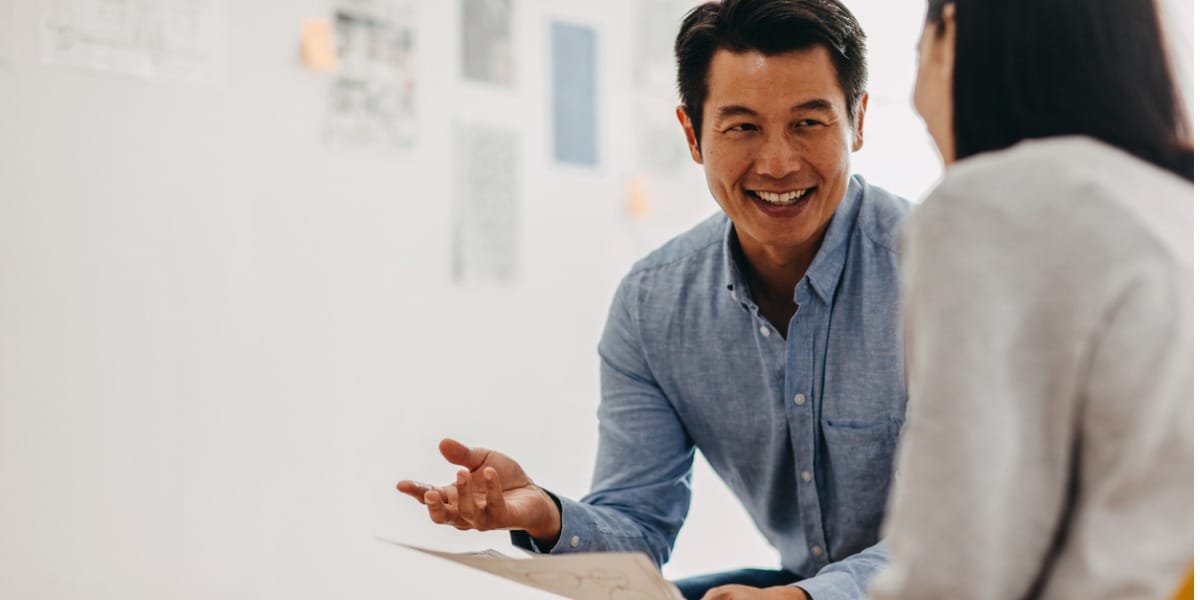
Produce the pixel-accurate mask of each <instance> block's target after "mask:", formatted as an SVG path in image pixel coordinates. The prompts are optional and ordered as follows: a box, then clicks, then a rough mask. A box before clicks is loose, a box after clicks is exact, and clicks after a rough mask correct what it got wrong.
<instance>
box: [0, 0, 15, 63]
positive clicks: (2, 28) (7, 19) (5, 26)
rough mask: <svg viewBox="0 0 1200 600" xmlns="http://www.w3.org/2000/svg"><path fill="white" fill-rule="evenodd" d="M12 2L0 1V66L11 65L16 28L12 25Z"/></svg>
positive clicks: (7, 0)
mask: <svg viewBox="0 0 1200 600" xmlns="http://www.w3.org/2000/svg"><path fill="white" fill-rule="evenodd" d="M13 19H14V16H13V0H0V66H6V65H11V64H12V62H13V48H14V47H15V46H16V40H15V39H14V36H15V35H16V31H17V28H16V26H15V25H14V24H13Z"/></svg>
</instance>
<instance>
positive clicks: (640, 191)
mask: <svg viewBox="0 0 1200 600" xmlns="http://www.w3.org/2000/svg"><path fill="white" fill-rule="evenodd" d="M625 210H626V212H628V213H629V217H630V218H633V219H644V218H646V217H648V216H650V195H649V194H647V193H646V186H644V185H642V182H641V180H640V179H631V180H629V197H628V198H627V199H626V201H625Z"/></svg>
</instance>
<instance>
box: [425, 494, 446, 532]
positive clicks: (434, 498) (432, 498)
mask: <svg viewBox="0 0 1200 600" xmlns="http://www.w3.org/2000/svg"><path fill="white" fill-rule="evenodd" d="M425 508H427V509H429V520H431V521H433V522H434V523H437V524H439V525H445V524H446V523H449V522H450V515H449V513H448V512H447V511H446V505H445V504H444V503H442V498H441V494H439V493H438V492H437V490H429V491H428V492H425Z"/></svg>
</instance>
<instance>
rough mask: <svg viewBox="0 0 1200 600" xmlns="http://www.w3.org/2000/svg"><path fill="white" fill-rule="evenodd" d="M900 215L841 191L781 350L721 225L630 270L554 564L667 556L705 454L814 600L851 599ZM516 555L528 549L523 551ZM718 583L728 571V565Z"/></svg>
mask: <svg viewBox="0 0 1200 600" xmlns="http://www.w3.org/2000/svg"><path fill="white" fill-rule="evenodd" d="M908 206H909V205H908V203H907V202H906V201H904V200H902V199H900V198H898V197H896V196H893V195H891V194H889V193H888V192H886V191H884V190H882V189H879V188H876V187H873V186H869V185H867V184H866V183H865V182H864V181H863V180H862V178H861V177H859V176H855V177H852V178H851V179H850V183H849V186H848V188H847V191H846V196H845V197H844V198H843V200H842V202H841V204H840V205H839V206H838V208H837V211H836V212H835V213H834V216H833V219H832V220H831V221H830V224H829V227H828V229H827V230H826V233H825V239H824V241H823V242H822V244H821V248H820V250H819V251H818V253H817V256H816V257H815V258H814V260H813V263H812V265H811V266H810V267H809V269H808V272H807V274H806V275H805V276H804V278H803V279H801V280H800V282H799V283H798V284H797V285H796V292H795V301H796V305H797V309H796V313H795V315H793V317H792V319H791V322H790V323H789V325H788V335H787V338H786V339H785V338H784V337H783V336H781V335H780V334H779V332H777V331H776V330H775V328H774V327H773V326H772V325H771V324H770V323H769V322H768V321H767V319H766V317H764V316H763V315H761V314H760V313H759V309H758V306H756V305H755V303H754V300H753V298H752V296H751V294H750V288H749V286H748V284H747V282H746V280H745V278H744V277H743V276H742V274H741V273H740V272H739V268H738V262H739V261H738V260H737V259H736V258H735V257H736V256H737V255H738V253H740V250H739V249H738V246H737V238H736V236H735V235H734V233H733V227H732V225H731V223H730V221H729V219H728V218H727V217H725V215H723V214H717V215H714V216H713V217H711V218H709V219H708V220H706V221H704V222H703V223H701V224H700V225H698V226H697V227H695V228H693V229H692V230H691V231H689V232H687V233H684V234H683V235H681V236H679V237H677V238H675V239H674V240H672V241H670V242H668V243H667V244H665V245H664V246H663V247H661V248H659V249H658V250H656V251H654V252H653V253H651V254H650V255H649V256H647V257H646V258H644V259H642V260H641V261H640V262H638V263H637V264H636V265H635V266H634V267H633V269H632V271H631V272H630V273H629V274H628V275H627V276H626V277H625V279H624V280H623V281H622V282H621V285H620V287H619V289H618V290H617V293H616V298H615V299H614V300H613V303H612V308H611V311H610V313H609V316H608V322H607V325H606V326H605V330H604V334H603V337H602V339H601V341H600V358H601V388H602V400H601V403H600V408H599V411H598V413H599V421H600V438H599V451H598V455H597V457H596V468H595V473H594V476H593V483H592V491H591V493H590V494H588V495H587V496H586V497H584V498H583V499H582V500H580V501H578V502H576V501H572V500H569V499H566V498H559V501H560V502H561V505H562V533H561V535H560V536H559V540H558V542H557V544H556V545H555V546H554V547H553V548H552V549H550V552H552V553H561V552H595V551H618V550H622V551H641V552H645V553H646V554H648V555H649V556H650V557H651V558H652V559H653V560H655V561H656V562H657V563H658V564H659V565H661V564H662V563H664V562H666V560H667V558H668V557H669V555H670V551H671V546H672V545H673V543H674V541H675V536H676V535H677V533H678V532H679V528H680V527H681V526H682V524H683V520H684V518H685V517H686V516H687V512H688V506H689V504H690V501H691V473H692V459H693V455H694V452H695V450H697V449H698V450H700V451H701V452H703V453H704V456H705V457H706V458H707V459H708V461H709V462H710V463H711V464H712V466H713V468H714V470H715V471H716V473H717V474H718V475H719V476H720V477H721V479H723V480H724V481H725V483H726V484H727V485H728V486H729V488H730V489H731V490H732V491H733V493H734V494H735V495H736V496H737V498H738V499H739V500H741V502H742V504H743V505H744V506H745V507H746V510H747V511H748V512H749V513H750V516H751V517H752V518H753V520H754V522H755V524H756V525H757V526H758V528H759V530H760V531H762V533H763V535H765V536H766V538H767V540H768V541H769V542H770V543H771V544H772V545H774V546H775V548H776V549H778V550H779V552H780V555H781V559H782V567H783V568H784V569H786V570H788V571H791V572H794V573H797V574H799V575H801V576H802V577H804V578H810V577H814V579H810V580H808V581H805V582H804V583H803V584H802V586H801V587H803V588H805V590H806V591H808V592H809V594H810V595H812V596H813V597H814V598H815V599H818V600H824V599H825V598H861V597H863V596H865V592H866V585H867V582H868V580H869V579H870V577H871V576H873V575H874V574H875V573H876V572H878V571H879V570H881V569H882V567H883V565H884V562H885V560H886V558H885V556H884V550H883V547H882V544H877V542H879V531H880V522H881V520H882V517H883V511H884V507H885V504H886V499H887V492H888V486H889V484H890V482H891V479H892V457H893V452H894V449H895V444H896V438H897V436H898V434H899V431H900V425H901V422H902V421H903V418H904V409H905V402H906V395H905V386H904V366H903V362H902V344H901V338H900V327H899V323H898V314H899V306H898V294H899V285H898V281H897V278H898V273H899V264H898V257H897V234H898V226H899V223H900V221H901V220H902V218H903V216H904V215H905V213H906V212H907V210H908ZM513 541H514V543H516V544H518V545H520V546H522V547H526V548H529V549H531V550H534V551H537V550H538V548H537V547H536V545H534V544H532V543H531V541H530V539H529V537H528V536H527V535H523V534H521V533H517V534H515V535H514V536H513ZM730 563H731V564H730V568H734V567H738V566H743V565H739V564H737V563H738V559H737V557H730Z"/></svg>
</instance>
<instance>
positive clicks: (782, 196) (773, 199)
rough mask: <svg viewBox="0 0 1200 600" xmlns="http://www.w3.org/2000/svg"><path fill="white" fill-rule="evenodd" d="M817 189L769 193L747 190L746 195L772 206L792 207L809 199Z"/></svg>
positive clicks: (808, 188)
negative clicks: (810, 194)
mask: <svg viewBox="0 0 1200 600" xmlns="http://www.w3.org/2000/svg"><path fill="white" fill-rule="evenodd" d="M814 189H816V187H815V186H813V187H807V188H800V189H795V190H790V191H776V192H772V191H767V190H746V194H747V195H748V196H750V197H751V198H754V199H755V200H760V201H762V202H766V203H767V204H770V205H772V206H791V205H794V204H799V203H800V201H801V200H803V199H804V198H807V197H808V195H809V192H811V191H812V190H814Z"/></svg>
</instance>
